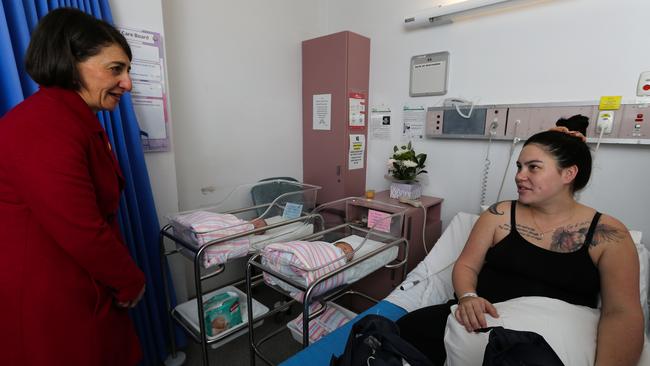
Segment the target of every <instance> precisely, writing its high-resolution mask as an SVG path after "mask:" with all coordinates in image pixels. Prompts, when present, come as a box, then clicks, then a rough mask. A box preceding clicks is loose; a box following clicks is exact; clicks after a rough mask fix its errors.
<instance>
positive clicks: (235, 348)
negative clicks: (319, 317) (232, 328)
mask: <svg viewBox="0 0 650 366" xmlns="http://www.w3.org/2000/svg"><path fill="white" fill-rule="evenodd" d="M254 298H255V299H256V300H258V301H260V302H262V303H263V304H265V305H266V306H268V307H269V308H271V307H272V306H273V304H274V303H275V302H277V301H278V300H282V298H281V296H280V295H279V294H277V293H276V292H275V291H273V290H271V289H268V288H265V287H264V286H260V287H259V288H257V289H255V295H254ZM300 311H301V310H300V307H299V306H298V304H294V305H293V306H292V307H291V309H290V310H289V311H288V312H286V313H279V314H277V315H276V316H275V317H271V318H267V319H266V320H265V321H264V324H262V325H260V326H259V327H257V328H255V333H254V334H255V339H261V338H263V337H264V336H266V335H268V334H270V333H271V332H273V331H275V330H276V329H278V328H283V329H284V330H283V331H282V332H281V333H280V334H278V335H276V336H275V337H273V338H271V339H270V340H269V341H267V342H265V343H264V344H263V345H262V346H261V347H260V348H261V351H262V352H263V354H264V356H265V357H266V358H268V359H269V360H270V361H271V362H273V363H274V364H279V363H281V362H282V361H284V360H286V359H287V358H289V357H291V356H292V355H293V354H295V353H297V352H298V351H300V350H301V349H302V346H301V344H300V343H298V342H296V341H295V340H294V339H293V338H292V336H291V333H290V332H289V330H288V329H287V327H286V323H287V322H288V321H290V320H292V319H294V318H296V317H297V316H298V315H299V314H300ZM182 351H183V352H184V353H185V355H186V361H185V363H184V364H183V365H184V366H201V365H202V362H203V361H202V354H201V346H200V345H199V344H198V343H195V342H194V341H192V340H190V339H189V338H188V345H187V347H185V348H184V349H182ZM208 359H209V362H210V366H217V365H218V366H222V365H223V366H244V365H246V366H249V365H250V364H251V363H250V350H249V346H248V333H245V334H243V335H241V336H239V337H237V338H235V339H233V340H231V341H230V342H228V343H226V344H224V345H223V346H221V347H219V348H217V349H210V351H209V353H208ZM256 365H266V363H264V361H262V360H261V359H259V358H257V360H256Z"/></svg>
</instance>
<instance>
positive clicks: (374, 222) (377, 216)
mask: <svg viewBox="0 0 650 366" xmlns="http://www.w3.org/2000/svg"><path fill="white" fill-rule="evenodd" d="M389 216H390V214H389V213H386V212H381V211H375V210H368V228H370V229H373V228H374V229H375V230H379V231H383V232H385V233H390V221H391V219H390V218H388V217H389Z"/></svg>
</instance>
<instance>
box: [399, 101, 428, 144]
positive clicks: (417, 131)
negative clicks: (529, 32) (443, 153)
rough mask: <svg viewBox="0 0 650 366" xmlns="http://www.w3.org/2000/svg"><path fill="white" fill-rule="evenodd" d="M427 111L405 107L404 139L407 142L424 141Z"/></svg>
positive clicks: (420, 108) (422, 108) (421, 108)
mask: <svg viewBox="0 0 650 366" xmlns="http://www.w3.org/2000/svg"><path fill="white" fill-rule="evenodd" d="M426 118H427V110H426V109H425V108H424V107H407V106H405V107H404V125H403V129H402V138H404V139H405V140H408V141H410V140H416V139H419V140H422V139H423V138H424V125H425V122H426Z"/></svg>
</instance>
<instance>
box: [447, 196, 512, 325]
mask: <svg viewBox="0 0 650 366" xmlns="http://www.w3.org/2000/svg"><path fill="white" fill-rule="evenodd" d="M507 207H508V204H507V203H497V204H494V205H492V206H490V208H489V209H488V210H487V211H486V212H484V213H483V214H482V215H481V217H479V219H478V221H476V224H474V227H473V228H472V232H471V233H470V234H469V238H468V239H467V243H466V244H465V247H464V248H463V251H462V252H461V254H460V256H459V257H458V260H457V261H456V264H455V265H454V270H453V272H452V282H453V284H454V291H455V292H456V296H458V297H459V298H460V297H461V296H463V294H467V293H475V292H476V285H477V279H478V273H479V272H480V271H481V268H482V266H483V262H484V260H485V254H486V253H487V251H488V249H489V248H490V246H491V245H492V243H493V239H494V232H495V229H496V227H497V226H498V225H499V222H500V221H502V219H503V212H504V210H505V209H506V208H507ZM478 295H479V297H465V298H462V299H460V300H459V303H458V309H457V310H456V313H455V314H454V315H455V317H456V319H457V320H458V322H459V323H461V324H462V325H463V326H464V327H465V329H467V331H468V332H471V331H474V330H476V329H479V328H485V327H486V326H487V323H486V321H485V313H489V314H490V315H492V316H493V317H498V314H497V311H496V309H495V308H494V306H493V305H492V304H491V303H490V302H489V301H487V300H485V299H483V298H482V297H480V294H478Z"/></svg>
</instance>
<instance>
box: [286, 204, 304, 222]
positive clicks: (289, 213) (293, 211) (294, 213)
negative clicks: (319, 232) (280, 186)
mask: <svg viewBox="0 0 650 366" xmlns="http://www.w3.org/2000/svg"><path fill="white" fill-rule="evenodd" d="M301 212H302V205H301V204H299V203H291V202H287V204H286V205H285V206H284V211H283V212H282V218H283V219H295V218H298V217H300V213H301Z"/></svg>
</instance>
